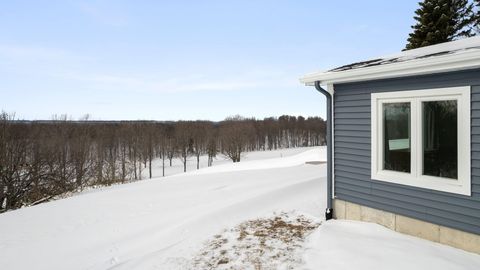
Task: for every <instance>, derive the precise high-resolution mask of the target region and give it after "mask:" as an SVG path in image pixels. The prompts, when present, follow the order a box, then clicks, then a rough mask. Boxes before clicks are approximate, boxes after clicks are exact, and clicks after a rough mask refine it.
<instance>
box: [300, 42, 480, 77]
mask: <svg viewBox="0 0 480 270" xmlns="http://www.w3.org/2000/svg"><path fill="white" fill-rule="evenodd" d="M474 68H480V52H479V51H478V50H471V51H463V52H458V53H454V54H450V55H443V56H436V57H431V58H423V59H413V60H408V61H405V62H398V63H392V64H384V65H378V66H371V67H364V68H358V69H351V70H346V71H336V72H319V73H313V74H309V75H306V76H304V77H303V78H301V79H300V82H302V83H304V84H305V85H313V84H314V83H315V82H316V81H320V82H321V83H322V84H336V83H348V82H361V81H368V80H377V79H388V78H399V77H406V76H415V75H425V74H434V73H441V72H449V71H459V70H467V69H474Z"/></svg>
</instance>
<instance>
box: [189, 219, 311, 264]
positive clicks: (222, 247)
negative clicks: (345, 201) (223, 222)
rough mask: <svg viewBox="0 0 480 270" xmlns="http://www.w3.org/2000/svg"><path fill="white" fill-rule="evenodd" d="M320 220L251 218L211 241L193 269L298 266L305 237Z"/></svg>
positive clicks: (300, 261)
mask: <svg viewBox="0 0 480 270" xmlns="http://www.w3.org/2000/svg"><path fill="white" fill-rule="evenodd" d="M319 225H320V222H318V221H316V220H315V219H314V218H309V217H307V216H305V215H301V214H297V213H284V212H282V213H280V214H274V215H273V216H271V217H268V218H261V219H255V220H249V221H246V222H243V223H241V224H239V225H238V226H236V227H235V228H232V229H228V230H225V231H223V232H222V233H221V234H219V235H215V236H214V237H213V238H212V239H211V240H209V241H208V242H207V243H206V244H205V247H204V248H203V249H202V250H201V251H200V253H199V254H198V255H197V256H196V257H195V258H194V260H193V265H192V268H193V269H254V270H260V269H262V270H263V269H296V268H297V267H298V266H299V265H301V263H302V259H301V258H302V256H301V251H302V246H303V242H304V239H305V237H306V236H307V235H308V234H310V233H311V232H312V231H313V230H314V229H315V228H317V227H318V226H319Z"/></svg>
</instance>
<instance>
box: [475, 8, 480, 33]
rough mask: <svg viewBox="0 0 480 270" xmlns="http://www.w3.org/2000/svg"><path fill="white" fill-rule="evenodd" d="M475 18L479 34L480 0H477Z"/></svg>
mask: <svg viewBox="0 0 480 270" xmlns="http://www.w3.org/2000/svg"><path fill="white" fill-rule="evenodd" d="M475 6H476V10H475V19H474V24H475V32H476V33H477V34H480V0H475Z"/></svg>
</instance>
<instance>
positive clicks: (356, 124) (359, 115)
mask: <svg viewBox="0 0 480 270" xmlns="http://www.w3.org/2000/svg"><path fill="white" fill-rule="evenodd" d="M466 85H470V86H472V96H471V102H472V104H471V109H472V112H471V117H472V119H471V125H472V127H471V130H472V137H471V151H472V153H471V158H472V160H471V164H472V178H471V181H472V196H463V195H457V194H452V193H445V192H440V191H434V190H428V189H422V188H416V187H411V186H404V185H398V184H393V183H387V182H382V181H377V180H372V179H371V141H370V140H371V137H370V135H371V134H370V133H371V119H370V112H371V108H370V107H371V104H370V103H371V96H370V94H371V93H376V92H389V91H405V90H418V89H431V88H441V87H454V86H466ZM333 118H334V125H335V126H334V181H335V185H334V187H335V190H334V194H335V198H337V199H339V200H343V201H346V202H347V206H348V202H350V203H354V204H358V205H362V206H367V207H371V208H374V209H379V210H383V211H387V212H389V213H393V214H398V215H402V216H405V217H410V218H414V219H418V220H422V221H426V222H429V223H433V224H438V225H442V226H445V227H449V228H454V229H458V230H461V231H465V232H470V233H474V234H479V235H480V69H477V70H470V71H462V72H452V73H445V74H436V75H425V76H415V77H406V78H396V79H388V80H378V81H369V82H362V83H348V84H337V85H335V94H334V116H333ZM352 207H353V208H354V206H350V208H352ZM335 211H338V209H336V210H335ZM357 212H358V211H357ZM337 213H338V212H337ZM349 213H350V215H355V210H352V211H349ZM358 215H360V214H358ZM347 218H348V217H347ZM349 219H352V218H349Z"/></svg>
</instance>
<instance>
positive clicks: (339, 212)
mask: <svg viewBox="0 0 480 270" xmlns="http://www.w3.org/2000/svg"><path fill="white" fill-rule="evenodd" d="M333 209H334V212H333V213H334V218H335V219H349V220H359V221H365V222H372V223H377V224H380V225H382V226H385V227H387V228H389V229H391V230H394V231H397V232H400V233H404V234H408V235H412V236H416V237H420V238H423V239H427V240H430V241H434V242H438V243H441V244H445V245H449V246H452V247H455V248H459V249H463V250H466V251H469V252H473V253H477V254H480V235H477V234H472V233H467V232H463V231H460V230H456V229H452V228H448V227H444V226H441V225H437V224H433V223H429V222H425V221H421V220H418V219H413V218H409V217H406V216H402V215H397V214H393V213H390V212H386V211H382V210H377V209H374V208H370V207H366V206H363V205H359V204H355V203H351V202H347V201H342V200H338V199H335V200H334V201H333Z"/></svg>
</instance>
